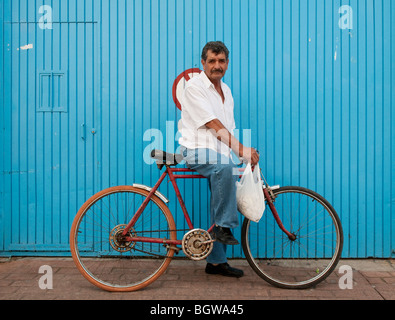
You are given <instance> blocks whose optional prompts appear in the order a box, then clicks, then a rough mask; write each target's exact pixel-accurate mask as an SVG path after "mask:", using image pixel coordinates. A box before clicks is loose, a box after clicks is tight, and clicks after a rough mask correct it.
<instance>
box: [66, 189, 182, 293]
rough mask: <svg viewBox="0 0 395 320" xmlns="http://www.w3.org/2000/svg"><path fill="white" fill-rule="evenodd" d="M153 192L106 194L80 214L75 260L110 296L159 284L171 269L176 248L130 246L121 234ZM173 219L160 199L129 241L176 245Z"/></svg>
mask: <svg viewBox="0 0 395 320" xmlns="http://www.w3.org/2000/svg"><path fill="white" fill-rule="evenodd" d="M147 195H148V191H146V190H141V189H138V188H134V187H131V186H119V187H113V188H109V189H106V190H103V191H101V192H99V193H97V194H96V195H94V196H93V197H92V198H90V199H89V200H88V201H87V202H86V203H85V204H84V205H83V206H82V207H81V209H80V210H79V211H78V213H77V215H76V217H75V219H74V222H73V225H72V228H71V231H70V247H71V254H72V257H73V260H74V262H75V264H76V266H77V268H78V269H79V270H80V272H81V273H82V275H83V276H84V277H85V278H86V279H88V280H89V281H90V282H91V283H93V284H94V285H96V286H98V287H99V288H102V289H104V290H107V291H115V292H122V291H135V290H139V289H142V288H144V287H146V286H148V285H149V284H151V283H152V282H153V281H155V280H156V279H157V278H158V277H159V276H160V275H161V274H163V272H164V271H165V270H166V268H167V267H168V265H169V263H170V262H171V259H172V257H173V255H174V249H171V248H169V247H168V246H165V245H164V244H163V243H162V244H160V243H142V242H127V241H124V240H122V237H121V234H122V232H123V230H124V229H125V227H126V225H127V224H128V223H129V221H130V220H131V218H132V216H133V215H134V213H135V212H136V211H137V210H138V208H139V207H140V205H141V204H142V203H143V201H144V200H145V199H146V197H147ZM174 230H175V224H174V219H173V217H172V215H171V213H170V211H169V209H168V207H167V206H166V205H165V204H164V203H163V202H162V201H161V200H160V199H159V198H158V197H156V196H155V195H154V196H153V197H152V199H151V201H150V202H149V203H148V205H147V207H146V209H145V210H144V212H143V213H142V215H141V216H140V218H139V219H138V221H137V222H136V224H135V226H134V227H133V228H132V229H131V230H130V232H129V235H130V236H135V237H136V236H140V237H150V238H161V239H168V240H169V239H170V240H176V232H175V231H174Z"/></svg>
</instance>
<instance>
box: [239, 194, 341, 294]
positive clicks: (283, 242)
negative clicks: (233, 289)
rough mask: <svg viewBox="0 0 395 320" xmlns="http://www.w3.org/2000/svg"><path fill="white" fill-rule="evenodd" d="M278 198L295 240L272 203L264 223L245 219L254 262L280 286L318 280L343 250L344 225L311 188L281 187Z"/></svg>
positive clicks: (277, 201)
mask: <svg viewBox="0 0 395 320" xmlns="http://www.w3.org/2000/svg"><path fill="white" fill-rule="evenodd" d="M276 197H277V198H276V200H275V206H276V209H277V211H278V213H279V216H280V218H281V220H282V222H283V224H284V226H285V228H286V229H287V230H288V231H290V233H291V234H294V235H295V236H296V240H294V241H293V240H290V239H289V238H288V236H286V235H285V234H284V233H283V232H282V231H281V230H280V229H279V228H278V226H277V224H276V223H275V220H274V218H273V216H272V214H271V212H270V209H269V208H267V210H268V211H267V212H266V214H265V215H264V217H263V218H262V220H261V221H260V222H259V224H255V223H253V222H250V221H246V223H247V225H246V227H245V229H246V235H248V239H246V241H245V242H246V243H245V247H246V248H245V249H246V251H247V256H248V258H249V262H250V264H251V266H252V267H253V269H254V270H255V271H256V272H257V273H258V274H259V275H260V276H262V277H263V278H264V279H265V280H267V281H269V282H271V283H272V284H275V285H278V286H281V287H288V288H302V287H309V286H311V285H314V284H317V283H318V282H320V281H322V280H324V279H325V278H326V277H327V276H328V275H329V274H330V272H331V271H332V270H333V268H334V267H335V266H336V264H337V262H338V259H339V257H340V254H341V248H342V230H341V226H340V224H339V223H337V222H338V221H337V215H336V213H333V209H332V208H331V207H330V205H328V204H327V203H325V201H324V200H323V199H321V197H320V196H318V195H315V194H314V193H310V192H309V191H304V190H289V189H288V190H287V189H283V190H281V189H280V190H279V191H278V192H277V193H276ZM295 208H296V209H295ZM290 212H292V214H290ZM297 213H299V214H297Z"/></svg>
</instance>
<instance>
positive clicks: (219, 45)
mask: <svg viewBox="0 0 395 320" xmlns="http://www.w3.org/2000/svg"><path fill="white" fill-rule="evenodd" d="M209 50H211V51H212V52H213V53H215V54H217V55H218V54H220V53H225V56H226V60H228V59H229V50H228V48H227V47H226V46H225V44H224V43H223V42H221V41H211V42H208V43H207V44H206V45H205V46H204V48H203V51H202V59H203V60H204V61H206V60H207V52H208V51H209Z"/></svg>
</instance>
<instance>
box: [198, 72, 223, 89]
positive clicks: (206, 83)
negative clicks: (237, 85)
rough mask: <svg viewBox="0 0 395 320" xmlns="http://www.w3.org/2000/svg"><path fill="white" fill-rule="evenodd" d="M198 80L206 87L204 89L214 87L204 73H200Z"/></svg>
mask: <svg viewBox="0 0 395 320" xmlns="http://www.w3.org/2000/svg"><path fill="white" fill-rule="evenodd" d="M200 78H201V79H202V81H203V83H204V85H205V86H206V88H209V87H210V86H213V87H214V84H213V83H212V82H211V81H210V79H209V78H208V77H207V75H206V72H204V71H202V72H201V73H200ZM221 87H222V88H223V85H222V80H221Z"/></svg>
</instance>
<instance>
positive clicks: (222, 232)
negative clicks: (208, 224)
mask: <svg viewBox="0 0 395 320" xmlns="http://www.w3.org/2000/svg"><path fill="white" fill-rule="evenodd" d="M214 234H215V240H216V241H218V242H221V243H223V244H228V245H231V246H235V245H238V244H239V241H237V239H236V238H235V237H234V236H233V234H232V232H231V231H230V229H229V228H222V227H220V226H215V227H214Z"/></svg>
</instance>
